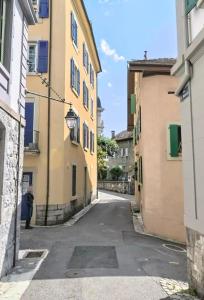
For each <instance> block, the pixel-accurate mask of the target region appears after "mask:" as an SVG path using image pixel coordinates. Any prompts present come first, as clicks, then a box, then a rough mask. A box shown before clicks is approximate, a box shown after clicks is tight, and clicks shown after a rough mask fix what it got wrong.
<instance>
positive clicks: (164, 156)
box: [128, 58, 185, 242]
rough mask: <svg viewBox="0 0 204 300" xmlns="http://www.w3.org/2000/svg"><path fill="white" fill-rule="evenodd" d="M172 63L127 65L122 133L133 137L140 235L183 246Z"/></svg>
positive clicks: (147, 61)
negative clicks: (124, 129)
mask: <svg viewBox="0 0 204 300" xmlns="http://www.w3.org/2000/svg"><path fill="white" fill-rule="evenodd" d="M174 63H175V60H174V59H167V58H166V59H153V60H151V59H145V60H135V61H130V62H129V64H128V129H129V130H133V132H134V134H133V135H134V143H135V171H136V172H135V179H136V191H135V195H136V200H137V203H138V206H139V207H140V209H141V215H142V219H143V222H144V230H145V231H146V232H147V233H150V234H154V235H157V236H160V237H163V238H167V239H171V240H175V241H180V242H185V228H184V204H183V198H184V196H183V175H182V140H181V113H180V104H179V100H178V98H177V97H176V96H175V95H174V92H175V90H176V87H177V79H176V78H174V77H173V76H171V75H170V70H171V68H172V66H173V64H174Z"/></svg>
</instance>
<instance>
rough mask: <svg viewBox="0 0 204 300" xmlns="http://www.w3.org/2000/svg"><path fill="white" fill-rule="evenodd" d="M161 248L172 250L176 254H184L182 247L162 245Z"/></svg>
mask: <svg viewBox="0 0 204 300" xmlns="http://www.w3.org/2000/svg"><path fill="white" fill-rule="evenodd" d="M163 247H165V248H167V249H169V250H173V251H176V252H185V251H186V250H185V249H184V248H182V247H179V246H177V245H173V244H163Z"/></svg>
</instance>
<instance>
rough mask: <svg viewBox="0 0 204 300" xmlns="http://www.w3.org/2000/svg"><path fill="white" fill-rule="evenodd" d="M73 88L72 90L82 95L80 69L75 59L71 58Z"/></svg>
mask: <svg viewBox="0 0 204 300" xmlns="http://www.w3.org/2000/svg"><path fill="white" fill-rule="evenodd" d="M70 78H71V88H72V90H74V91H75V93H77V95H78V96H79V95H80V71H79V68H78V67H77V65H76V64H75V61H74V59H73V58H72V59H71V76H70Z"/></svg>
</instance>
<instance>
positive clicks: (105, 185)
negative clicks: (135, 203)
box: [98, 181, 135, 195]
mask: <svg viewBox="0 0 204 300" xmlns="http://www.w3.org/2000/svg"><path fill="white" fill-rule="evenodd" d="M98 189H101V190H106V191H112V192H117V193H121V194H130V195H134V193H135V183H134V182H128V181H99V182H98Z"/></svg>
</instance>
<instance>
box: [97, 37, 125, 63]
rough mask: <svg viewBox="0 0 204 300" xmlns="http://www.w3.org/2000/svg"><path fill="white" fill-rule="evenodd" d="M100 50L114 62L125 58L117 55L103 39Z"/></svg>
mask: <svg viewBox="0 0 204 300" xmlns="http://www.w3.org/2000/svg"><path fill="white" fill-rule="evenodd" d="M101 49H102V51H103V53H105V55H107V56H110V57H111V58H112V59H113V60H114V61H116V62H118V61H123V60H125V57H124V56H122V55H119V54H118V53H117V51H116V50H115V49H111V47H110V46H109V44H108V42H107V41H106V40H104V39H102V40H101Z"/></svg>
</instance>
